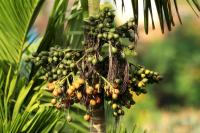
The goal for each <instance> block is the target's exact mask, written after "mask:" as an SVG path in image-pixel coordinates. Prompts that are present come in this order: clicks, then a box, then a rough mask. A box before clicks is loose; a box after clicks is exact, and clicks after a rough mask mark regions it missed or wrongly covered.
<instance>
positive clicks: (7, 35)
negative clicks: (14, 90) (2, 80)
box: [0, 0, 44, 70]
mask: <svg viewBox="0 0 200 133" xmlns="http://www.w3.org/2000/svg"><path fill="white" fill-rule="evenodd" d="M43 2H44V1H43V0H29V1H26V0H19V1H7V0H0V12H1V14H0V20H1V23H0V29H1V30H0V49H1V52H0V65H1V66H2V67H4V70H7V69H6V68H8V64H12V65H14V66H15V67H16V66H17V64H18V65H19V63H20V61H21V56H22V53H23V50H24V44H25V42H26V36H27V33H28V31H29V29H30V26H31V25H32V24H33V22H34V20H35V18H36V16H37V14H38V12H39V11H40V8H41V6H42V4H43Z"/></svg>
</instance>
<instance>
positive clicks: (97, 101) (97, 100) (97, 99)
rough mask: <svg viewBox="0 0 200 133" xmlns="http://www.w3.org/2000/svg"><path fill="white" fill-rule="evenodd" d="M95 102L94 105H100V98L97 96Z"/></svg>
mask: <svg viewBox="0 0 200 133" xmlns="http://www.w3.org/2000/svg"><path fill="white" fill-rule="evenodd" d="M95 100H96V103H97V104H99V103H101V98H100V97H98V96H97V97H96V98H95Z"/></svg>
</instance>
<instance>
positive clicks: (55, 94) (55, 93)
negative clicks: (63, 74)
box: [52, 89, 59, 97]
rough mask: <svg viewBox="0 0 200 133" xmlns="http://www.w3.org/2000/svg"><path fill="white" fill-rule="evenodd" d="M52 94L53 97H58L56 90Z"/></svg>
mask: <svg viewBox="0 0 200 133" xmlns="http://www.w3.org/2000/svg"><path fill="white" fill-rule="evenodd" d="M52 93H53V95H54V96H55V97H57V96H59V93H58V91H57V90H55V89H54V90H53V92H52Z"/></svg>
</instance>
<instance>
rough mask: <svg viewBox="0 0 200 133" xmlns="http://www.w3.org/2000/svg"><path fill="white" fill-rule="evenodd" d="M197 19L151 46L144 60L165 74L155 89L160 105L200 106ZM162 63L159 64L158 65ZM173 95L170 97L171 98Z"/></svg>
mask: <svg viewBox="0 0 200 133" xmlns="http://www.w3.org/2000/svg"><path fill="white" fill-rule="evenodd" d="M192 25H193V22H187V23H185V27H179V28H178V29H177V30H176V31H175V32H174V33H172V34H170V36H168V37H167V39H165V40H163V41H159V42H156V43H155V42H154V43H155V44H152V45H149V46H148V50H149V52H148V51H146V53H144V54H143V55H142V56H141V58H140V59H141V61H140V62H142V63H144V64H147V65H148V66H150V67H151V68H156V69H157V70H159V71H160V72H161V73H162V74H163V75H164V77H165V78H164V80H163V83H162V84H160V85H159V87H158V86H156V88H159V89H155V91H153V92H154V94H156V97H157V101H158V104H159V105H160V106H163V105H164V106H170V105H175V104H178V105H197V106H199V105H200V102H199V94H200V93H199V92H200V91H199V89H198V88H199V86H200V84H199V82H198V80H199V66H200V64H199V57H200V54H199V50H198V49H199V45H198V44H199V41H200V39H199V33H198V30H196V29H198V28H197V27H196V26H195V28H194V27H192ZM156 64H159V65H156ZM169 97H170V98H169Z"/></svg>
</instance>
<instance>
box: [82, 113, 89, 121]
mask: <svg viewBox="0 0 200 133" xmlns="http://www.w3.org/2000/svg"><path fill="white" fill-rule="evenodd" d="M83 118H84V120H86V121H89V120H90V118H91V116H90V115H88V114H86V115H84V117H83Z"/></svg>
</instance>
